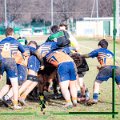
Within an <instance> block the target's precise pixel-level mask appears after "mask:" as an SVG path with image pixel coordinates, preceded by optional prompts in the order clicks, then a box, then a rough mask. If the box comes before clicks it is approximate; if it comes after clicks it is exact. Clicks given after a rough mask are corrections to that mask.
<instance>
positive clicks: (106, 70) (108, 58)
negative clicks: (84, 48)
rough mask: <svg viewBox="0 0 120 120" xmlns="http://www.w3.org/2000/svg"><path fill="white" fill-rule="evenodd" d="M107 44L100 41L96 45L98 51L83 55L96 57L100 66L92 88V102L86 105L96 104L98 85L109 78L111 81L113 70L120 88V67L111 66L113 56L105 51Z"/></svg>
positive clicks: (104, 41) (108, 51)
mask: <svg viewBox="0 0 120 120" xmlns="http://www.w3.org/2000/svg"><path fill="white" fill-rule="evenodd" d="M107 47H108V42H107V41H106V40H105V39H102V40H101V41H100V42H99V43H98V49H96V50H93V51H92V52H90V53H89V54H86V55H83V56H84V57H86V58H89V57H92V58H94V57H97V59H98V62H99V63H100V66H97V68H98V70H99V73H98V74H97V76H96V80H95V82H94V87H93V100H92V101H91V100H90V101H89V102H88V105H91V104H95V103H97V102H98V97H99V88H100V84H101V83H102V82H104V81H107V80H108V79H109V78H112V79H113V77H114V76H113V75H114V74H113V71H114V70H115V69H116V70H115V75H116V76H115V81H116V83H117V85H118V87H119V88H120V67H118V66H113V56H114V54H113V53H112V52H111V51H110V50H108V49H107Z"/></svg>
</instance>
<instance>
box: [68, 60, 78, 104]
mask: <svg viewBox="0 0 120 120" xmlns="http://www.w3.org/2000/svg"><path fill="white" fill-rule="evenodd" d="M68 66H69V76H70V84H69V87H70V94H71V97H72V102H73V104H74V105H75V106H76V105H77V84H76V83H77V81H76V78H77V77H76V76H77V73H76V67H75V64H74V63H73V62H69V63H68Z"/></svg>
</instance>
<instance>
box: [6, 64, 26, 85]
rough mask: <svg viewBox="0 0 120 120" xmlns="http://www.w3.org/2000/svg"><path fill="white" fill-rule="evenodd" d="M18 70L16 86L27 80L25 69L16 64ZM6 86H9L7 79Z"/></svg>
mask: <svg viewBox="0 0 120 120" xmlns="http://www.w3.org/2000/svg"><path fill="white" fill-rule="evenodd" d="M17 70H18V85H22V83H23V82H24V81H25V80H26V79H27V67H25V66H23V65H20V64H17ZM6 84H8V85H11V82H10V79H9V78H8V77H7V82H6Z"/></svg>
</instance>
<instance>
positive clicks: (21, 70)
mask: <svg viewBox="0 0 120 120" xmlns="http://www.w3.org/2000/svg"><path fill="white" fill-rule="evenodd" d="M17 69H18V81H19V80H22V81H24V80H26V79H27V67H25V66H23V65H20V64H17Z"/></svg>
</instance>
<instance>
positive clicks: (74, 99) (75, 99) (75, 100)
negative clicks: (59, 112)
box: [72, 97, 77, 106]
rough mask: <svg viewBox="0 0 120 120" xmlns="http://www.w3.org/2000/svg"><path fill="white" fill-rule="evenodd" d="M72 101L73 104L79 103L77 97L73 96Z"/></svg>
mask: <svg viewBox="0 0 120 120" xmlns="http://www.w3.org/2000/svg"><path fill="white" fill-rule="evenodd" d="M72 102H73V105H74V106H76V105H77V97H72Z"/></svg>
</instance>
